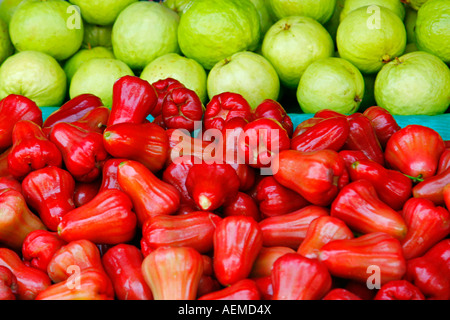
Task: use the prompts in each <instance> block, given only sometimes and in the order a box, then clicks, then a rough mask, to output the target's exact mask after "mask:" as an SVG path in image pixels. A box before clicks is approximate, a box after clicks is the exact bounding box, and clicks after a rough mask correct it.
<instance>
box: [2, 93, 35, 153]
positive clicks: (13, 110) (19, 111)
mask: <svg viewBox="0 0 450 320" xmlns="http://www.w3.org/2000/svg"><path fill="white" fill-rule="evenodd" d="M20 120H29V121H32V122H34V123H36V124H37V125H38V126H42V121H43V120H42V111H41V109H40V108H39V107H38V106H37V105H36V103H35V102H34V101H32V100H30V99H28V98H27V97H24V96H21V95H16V94H10V95H8V96H7V97H5V98H3V99H2V100H0V152H4V151H5V150H6V149H8V148H9V147H11V146H12V144H13V141H12V135H13V129H14V126H15V124H16V123H17V122H18V121H20Z"/></svg>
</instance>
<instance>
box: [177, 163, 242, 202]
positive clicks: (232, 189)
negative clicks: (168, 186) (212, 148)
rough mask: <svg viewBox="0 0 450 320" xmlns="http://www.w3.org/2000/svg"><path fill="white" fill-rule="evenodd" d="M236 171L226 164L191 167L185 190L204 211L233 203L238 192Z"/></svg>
mask: <svg viewBox="0 0 450 320" xmlns="http://www.w3.org/2000/svg"><path fill="white" fill-rule="evenodd" d="M239 187H240V181H239V178H238V176H237V173H236V171H235V170H234V169H233V167H232V166H231V165H229V164H227V163H211V164H208V163H207V162H202V163H201V164H196V165H194V166H192V167H191V168H190V170H189V173H188V175H187V177H186V189H187V191H188V192H189V195H190V196H191V198H192V199H193V200H194V202H195V204H196V205H197V206H198V207H199V208H200V209H201V210H204V211H213V210H216V209H218V208H219V207H220V206H222V205H224V204H227V203H229V202H230V201H233V200H234V198H235V197H236V195H237V194H238V192H239Z"/></svg>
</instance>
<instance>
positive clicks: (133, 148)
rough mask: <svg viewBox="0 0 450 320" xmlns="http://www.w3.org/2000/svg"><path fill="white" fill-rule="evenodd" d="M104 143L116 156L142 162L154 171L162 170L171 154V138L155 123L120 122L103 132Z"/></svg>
mask: <svg viewBox="0 0 450 320" xmlns="http://www.w3.org/2000/svg"><path fill="white" fill-rule="evenodd" d="M103 144H104V146H105V149H106V151H107V152H108V153H109V154H110V155H112V156H113V157H114V158H125V159H128V160H135V161H139V162H141V163H142V164H143V165H145V166H146V167H147V168H148V169H149V170H151V171H152V172H156V171H159V170H161V169H162V168H163V167H164V165H165V163H166V161H167V158H168V155H169V138H168V136H167V133H166V132H165V130H164V129H163V128H161V127H160V126H158V125H156V124H154V123H118V124H115V125H112V126H109V127H108V128H106V130H105V131H104V132H103Z"/></svg>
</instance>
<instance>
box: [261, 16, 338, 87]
mask: <svg viewBox="0 0 450 320" xmlns="http://www.w3.org/2000/svg"><path fill="white" fill-rule="evenodd" d="M261 52H262V54H263V56H264V57H265V58H266V59H267V60H269V61H270V62H271V63H272V65H273V67H274V68H275V70H276V71H277V73H278V76H279V77H280V81H281V83H282V84H283V86H286V87H288V88H291V89H297V87H298V83H299V81H300V77H301V76H302V74H303V72H304V71H305V69H306V68H307V67H308V66H309V65H310V64H311V63H312V62H314V61H316V60H318V59H321V58H326V57H331V56H333V55H334V43H333V39H332V38H331V36H330V34H329V33H328V31H327V30H326V29H325V28H324V27H323V26H322V25H321V24H320V23H318V22H317V21H315V20H314V19H312V18H309V17H303V16H292V17H286V18H283V19H280V20H278V21H277V22H276V23H275V24H274V25H273V26H272V27H271V28H270V29H269V30H268V31H267V33H266V35H265V37H264V41H263V44H262V49H261Z"/></svg>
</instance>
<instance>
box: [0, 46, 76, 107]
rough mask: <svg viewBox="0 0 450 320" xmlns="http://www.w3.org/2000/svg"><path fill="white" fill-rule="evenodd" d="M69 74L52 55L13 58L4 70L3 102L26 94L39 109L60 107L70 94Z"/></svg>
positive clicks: (24, 53)
mask: <svg viewBox="0 0 450 320" xmlns="http://www.w3.org/2000/svg"><path fill="white" fill-rule="evenodd" d="M66 89H67V82H66V74H65V73H64V70H63V69H62V68H61V66H60V65H59V63H58V62H57V61H56V60H55V59H54V58H53V57H51V56H49V55H47V54H45V53H42V52H39V51H22V52H19V53H16V54H14V55H12V56H10V57H9V58H8V59H6V60H5V62H4V63H3V64H2V66H1V68H0V99H3V98H5V97H6V96H8V95H9V94H19V95H23V96H25V97H27V98H29V99H31V100H33V101H34V102H35V103H36V104H37V105H38V106H40V107H41V106H60V105H61V103H62V102H63V100H64V98H65V94H66Z"/></svg>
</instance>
